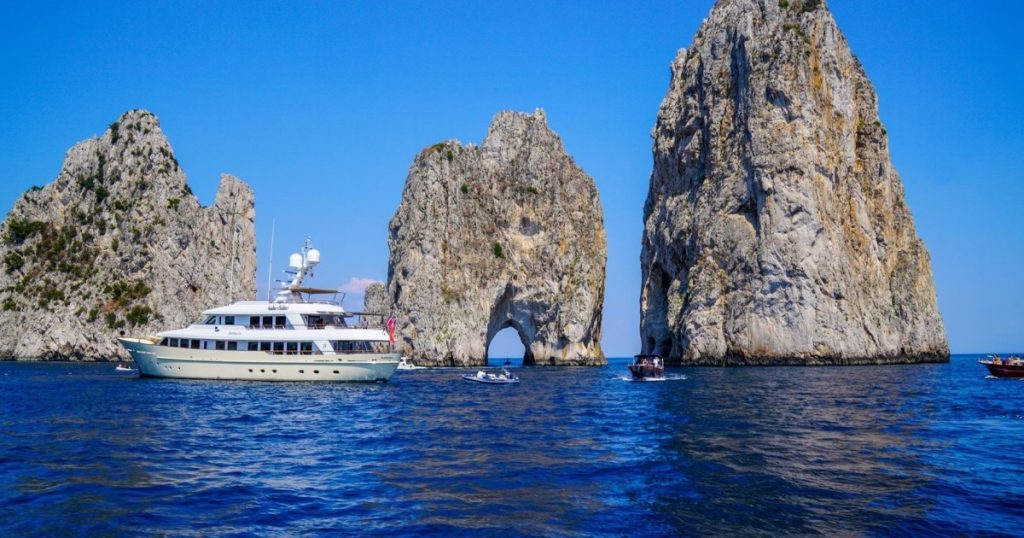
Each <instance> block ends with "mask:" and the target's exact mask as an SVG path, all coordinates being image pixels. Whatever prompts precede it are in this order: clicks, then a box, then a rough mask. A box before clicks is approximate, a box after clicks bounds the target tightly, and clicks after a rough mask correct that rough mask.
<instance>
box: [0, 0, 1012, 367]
mask: <svg viewBox="0 0 1024 538" xmlns="http://www.w3.org/2000/svg"><path fill="white" fill-rule="evenodd" d="M711 5H712V1H711V0H700V1H696V0H677V1H675V2H656V1H651V2H614V3H613V2H592V1H590V2H477V1H470V2H444V3H441V2H359V3H356V2H275V3H266V2H233V3H232V2H218V3H213V2H124V3H121V4H110V3H105V2H68V3H44V2H4V3H3V5H2V6H0V21H2V22H0V30H2V31H0V51H2V52H0V118H2V120H0V148H2V149H0V207H2V208H4V209H3V211H4V212H6V211H7V210H8V209H9V208H10V207H11V205H13V203H14V201H15V200H16V199H17V197H18V196H19V195H20V194H21V193H22V192H23V191H24V190H26V189H27V188H28V187H30V186H31V185H42V184H45V183H48V182H50V181H52V180H53V179H54V177H55V176H56V174H57V172H58V170H59V168H60V165H61V161H62V159H63V156H64V152H65V151H66V150H67V149H68V148H70V147H71V146H72V145H73V144H74V143H75V142H78V141H80V140H83V139H86V138H89V137H91V136H93V135H98V134H102V132H103V130H104V129H105V128H106V126H107V125H108V124H110V123H111V122H113V121H114V120H115V119H116V118H117V117H118V115H120V114H121V113H122V112H124V111H126V110H129V109H132V108H145V109H148V110H150V111H152V112H153V113H155V114H156V115H157V116H158V117H159V118H160V120H161V124H162V126H163V129H164V132H165V133H166V134H167V136H168V138H169V139H170V142H171V145H172V146H173V147H174V150H175V154H176V156H177V158H178V161H179V162H180V163H181V166H182V168H183V169H184V170H185V172H186V174H188V178H189V183H190V184H191V185H192V188H193V190H194V191H195V192H196V194H197V195H198V196H199V198H200V201H201V202H202V203H204V204H209V203H212V201H213V195H214V193H215V192H216V188H217V182H218V177H219V174H220V173H221V172H229V173H232V174H235V175H237V176H238V177H240V178H242V179H243V180H245V181H247V182H248V183H249V184H251V185H252V186H253V188H254V189H255V192H256V211H257V221H256V232H257V241H258V247H257V255H258V256H259V259H260V265H261V268H260V273H259V276H258V281H259V282H260V286H261V288H262V287H263V286H264V285H265V284H264V283H265V281H266V273H265V268H266V260H267V258H268V250H269V243H270V231H271V222H272V220H273V219H276V222H277V226H276V230H277V234H276V242H275V248H274V252H273V255H274V260H275V265H276V266H277V267H278V268H280V267H283V265H284V263H285V262H286V260H287V255H288V254H289V253H290V252H292V251H294V250H296V249H297V248H298V246H299V245H300V244H301V242H302V240H303V239H304V238H305V237H307V236H309V237H311V238H312V239H313V241H314V243H315V244H316V245H317V246H318V247H320V248H321V249H322V251H323V263H322V271H321V272H320V273H319V275H318V276H317V279H316V284H317V285H326V286H334V285H341V284H345V283H347V282H349V281H350V280H351V279H353V278H357V279H358V278H372V279H378V280H383V279H384V278H385V277H386V276H387V257H388V249H387V243H386V237H387V225H388V220H389V219H390V218H391V215H392V214H393V212H394V210H395V208H396V207H397V205H398V202H399V198H400V196H401V191H402V186H403V184H404V182H405V177H406V172H407V170H408V167H409V165H410V164H411V163H412V159H413V157H414V156H415V155H416V154H417V153H418V152H419V150H420V149H422V148H423V147H425V146H429V145H431V144H434V143H435V142H438V141H441V140H445V139H451V138H455V139H459V140H461V141H462V142H463V143H477V144H478V143H480V141H481V140H482V139H483V137H484V135H485V133H486V130H487V126H488V124H489V122H490V119H491V117H492V116H493V115H494V113H495V112H497V111H499V110H505V109H512V110H521V111H532V110H533V109H534V108H538V107H539V108H543V109H545V111H546V112H547V115H548V121H549V124H550V126H551V127H552V128H553V129H554V130H555V131H556V132H558V133H559V134H560V135H561V137H562V139H563V141H564V142H565V146H566V148H567V150H568V151H569V153H570V154H571V155H572V156H573V157H574V158H575V159H576V162H577V163H578V164H579V165H580V166H581V167H582V168H583V169H584V170H586V171H587V172H588V173H589V174H590V175H591V176H593V177H594V179H595V181H596V182H597V186H598V189H599V190H600V193H601V198H602V202H603V205H604V208H605V225H606V227H607V230H608V281H607V291H606V300H605V313H604V338H603V343H604V349H605V352H606V354H608V355H609V356H625V355H631V354H633V353H635V352H637V351H638V350H639V335H638V332H639V329H638V326H639V291H640V269H639V258H640V234H641V229H642V212H643V202H644V198H645V197H646V193H647V186H648V179H649V175H650V172H651V139H650V130H651V127H652V126H653V125H654V119H655V116H656V114H657V110H658V105H659V103H660V101H661V98H662V97H663V96H664V93H665V91H666V89H667V87H668V76H669V63H670V62H671V60H672V58H673V56H674V55H675V52H676V50H677V49H679V48H682V47H687V46H689V43H690V40H691V39H692V38H693V35H694V33H695V31H696V29H697V27H698V26H699V25H700V22H701V20H702V19H703V18H704V16H705V15H706V14H707V12H708V11H709V10H710V8H711ZM830 5H831V9H832V10H833V12H834V14H835V16H836V19H837V20H838V22H839V25H840V27H841V28H842V29H843V31H844V32H845V33H846V36H847V38H848V39H849V41H850V43H851V46H852V47H853V51H854V53H855V54H857V56H858V57H859V58H860V59H861V61H862V62H863V64H864V66H865V68H866V70H867V73H868V76H869V77H870V78H871V80H872V81H873V82H874V84H875V87H876V89H877V91H878V94H879V102H880V109H881V110H880V112H881V118H882V121H884V122H885V124H886V127H887V130H888V132H889V136H890V147H891V151H892V158H893V161H894V163H895V165H896V168H897V169H898V170H899V171H900V173H901V175H902V177H903V181H904V185H905V188H906V194H907V198H908V201H909V204H910V207H911V209H912V211H913V213H914V216H915V219H916V222H917V229H918V232H919V234H920V235H921V237H922V238H923V239H924V241H925V243H926V244H927V246H928V248H929V250H930V251H931V253H932V263H933V270H934V273H935V279H936V285H937V288H938V295H939V306H940V308H941V310H942V314H943V317H944V318H945V321H946V327H947V330H948V332H949V338H950V345H951V347H952V349H953V351H954V352H974V351H978V352H980V351H1024V316H1022V315H1021V310H1022V308H1024V285H1022V267H1024V234H1022V231H1024V227H1022V223H1024V217H1022V215H1024V166H1022V164H1024V157H1022V156H1024V92H1022V83H1024V54H1022V53H1021V50H1020V35H1021V30H1020V24H1021V21H1022V20H1024V3H1020V2H1012V1H990V2H983V3H979V2H965V1H963V0H955V1H947V0H906V1H900V2H864V1H859V0H857V1H855V0H832V1H831V2H830ZM361 300H362V299H361V297H357V296H355V295H353V296H351V297H349V299H347V300H346V306H347V307H348V308H350V309H355V308H358V307H359V306H360V304H361ZM520 350H521V346H520V345H519V344H518V341H517V339H516V338H515V337H514V335H512V334H507V332H503V333H502V334H501V335H499V338H498V339H496V341H495V343H494V345H493V346H492V348H491V351H492V355H495V356H502V355H506V354H514V353H517V352H521V351H520Z"/></svg>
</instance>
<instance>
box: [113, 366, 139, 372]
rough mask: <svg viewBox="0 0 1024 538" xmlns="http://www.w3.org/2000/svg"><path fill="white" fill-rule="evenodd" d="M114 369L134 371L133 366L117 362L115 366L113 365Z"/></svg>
mask: <svg viewBox="0 0 1024 538" xmlns="http://www.w3.org/2000/svg"><path fill="white" fill-rule="evenodd" d="M114 370H117V371H118V372H134V371H135V368H132V367H131V366H128V365H126V364H118V365H117V366H115V367H114Z"/></svg>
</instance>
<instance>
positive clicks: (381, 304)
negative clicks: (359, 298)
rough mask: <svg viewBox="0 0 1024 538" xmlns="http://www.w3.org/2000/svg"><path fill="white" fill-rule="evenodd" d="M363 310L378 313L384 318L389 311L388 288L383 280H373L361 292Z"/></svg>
mask: <svg viewBox="0 0 1024 538" xmlns="http://www.w3.org/2000/svg"><path fill="white" fill-rule="evenodd" d="M363 312H368V313H371V314H380V315H381V316H383V317H384V318H385V319H387V316H388V315H389V314H390V313H391V306H390V301H388V289H387V287H386V286H385V285H384V283H383V282H374V283H373V284H370V285H369V286H367V287H366V291H365V292H363Z"/></svg>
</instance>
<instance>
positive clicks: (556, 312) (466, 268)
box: [388, 110, 606, 366]
mask: <svg viewBox="0 0 1024 538" xmlns="http://www.w3.org/2000/svg"><path fill="white" fill-rule="evenodd" d="M390 231H391V235H390V237H389V239H388V244H389V246H390V248H391V258H390V260H389V265H388V295H389V297H390V302H391V304H392V305H393V308H394V312H395V315H396V317H397V331H396V339H397V344H398V347H399V349H400V350H401V351H402V352H403V353H405V354H406V356H408V357H409V358H410V359H411V360H412V361H413V362H415V363H416V364H421V365H438V366H441V365H446V366H466V365H483V364H486V359H487V347H488V345H489V344H490V342H491V339H492V338H493V337H494V335H495V334H497V333H498V331H500V330H501V329H503V328H505V327H513V328H515V330H516V331H517V332H518V334H519V337H520V339H521V340H522V342H523V346H524V347H525V348H526V351H525V357H524V361H525V363H526V364H551V365H584V364H585V365H592V364H604V355H603V353H602V352H601V345H600V337H601V308H602V305H603V303H604V277H605V258H606V251H605V232H604V222H603V215H602V211H601V203H600V200H599V199H598V194H597V188H596V187H595V185H594V182H593V180H592V179H591V178H590V177H589V176H588V175H587V174H586V173H584V172H583V170H581V169H580V168H579V167H577V166H576V164H575V163H574V162H573V160H572V158H571V157H569V155H567V154H566V153H565V149H564V148H563V147H562V141H561V139H559V137H558V135H556V134H555V133H554V132H552V131H551V130H550V129H549V128H548V126H547V119H546V117H545V116H544V112H543V111H541V110H537V111H536V112H534V113H533V114H532V115H529V114H522V113H514V112H501V113H499V114H498V115H497V116H495V117H494V120H493V122H492V123H491V127H490V130H489V131H488V133H487V138H486V139H485V140H484V143H483V145H482V146H480V147H475V146H472V145H470V146H462V145H460V144H459V143H458V142H457V141H447V142H443V143H440V144H435V145H433V146H431V147H429V148H426V149H424V150H423V151H422V152H421V153H420V154H419V155H418V156H417V157H416V160H415V162H414V163H413V165H412V168H411V169H410V170H409V176H408V179H407V180H406V183H405V191H404V192H403V194H402V202H401V205H400V206H399V207H398V210H397V211H396V212H395V215H394V217H393V218H392V219H391V226H390Z"/></svg>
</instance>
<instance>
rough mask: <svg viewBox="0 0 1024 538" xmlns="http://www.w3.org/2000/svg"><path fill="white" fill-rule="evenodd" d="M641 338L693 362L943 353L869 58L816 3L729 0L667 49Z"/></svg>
mask: <svg viewBox="0 0 1024 538" xmlns="http://www.w3.org/2000/svg"><path fill="white" fill-rule="evenodd" d="M652 136H653V138H654V171H653V173H652V175H651V183H650V191H649V193H648V198H647V203H646V205H645V206H644V235H643V252H642V255H641V266H642V275H643V289H642V295H641V305H640V306H641V337H642V342H643V348H644V350H646V351H654V352H658V353H661V354H663V355H665V356H667V357H668V359H669V361H671V362H683V363H686V364H779V363H783V364H853V363H883V362H915V361H944V360H948V355H949V348H948V345H947V343H946V334H945V329H944V328H943V324H942V319H941V317H940V316H939V312H938V308H937V306H936V299H935V288H934V285H933V283H932V274H931V267H930V260H929V257H928V252H927V251H926V250H925V247H924V245H923V244H922V242H921V240H920V239H918V237H917V234H916V232H915V230H914V223H913V219H912V217H911V214H910V209H909V208H908V207H907V204H906V202H905V200H904V195H903V186H902V184H901V182H900V178H899V176H898V175H897V173H896V171H895V170H894V169H893V167H892V164H891V162H890V160H889V155H888V139H887V138H886V131H885V128H884V127H883V124H882V122H881V120H880V119H879V117H878V103H877V97H876V95H875V91H874V88H873V87H872V85H871V83H870V81H869V80H868V78H867V76H866V75H865V74H864V70H863V68H862V66H861V64H860V62H859V61H858V60H857V59H856V58H855V57H854V56H853V54H852V53H851V52H850V49H849V47H848V45H847V42H846V39H845V38H844V37H843V35H842V33H841V32H840V30H839V28H838V27H837V26H836V23H835V21H834V20H833V18H832V15H831V13H830V12H829V11H828V8H827V6H826V5H825V3H824V2H821V1H819V0H788V1H781V0H720V1H719V2H717V3H716V5H715V6H714V8H713V9H712V11H711V14H710V15H709V16H708V18H707V19H706V20H705V22H704V24H703V25H702V26H701V28H700V30H699V31H698V32H697V35H696V37H695V38H694V42H693V45H692V46H691V48H690V49H689V50H683V51H680V52H679V54H678V55H677V57H676V59H675V61H674V62H673V63H672V78H671V83H670V87H669V91H668V94H667V95H666V96H665V99H664V101H662V104H661V109H660V111H659V113H658V119H657V124H656V125H655V127H654V131H653V133H652Z"/></svg>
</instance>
